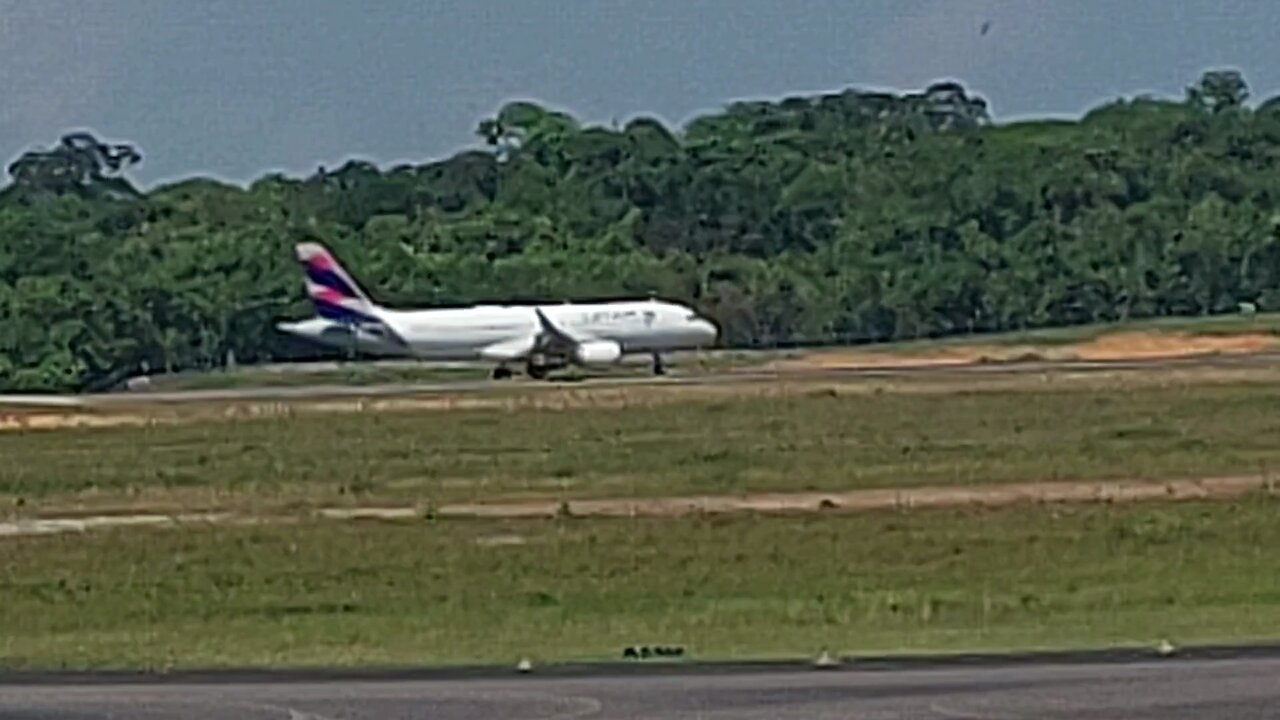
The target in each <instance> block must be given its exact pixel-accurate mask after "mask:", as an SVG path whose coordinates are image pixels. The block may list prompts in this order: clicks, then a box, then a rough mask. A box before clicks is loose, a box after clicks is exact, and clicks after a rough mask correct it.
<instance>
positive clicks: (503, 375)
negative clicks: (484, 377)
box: [493, 367, 511, 380]
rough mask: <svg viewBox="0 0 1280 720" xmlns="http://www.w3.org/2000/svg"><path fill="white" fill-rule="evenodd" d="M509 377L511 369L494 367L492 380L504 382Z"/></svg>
mask: <svg viewBox="0 0 1280 720" xmlns="http://www.w3.org/2000/svg"><path fill="white" fill-rule="evenodd" d="M510 377H511V368H509V367H496V368H494V369H493V379H494V380H506V379H508V378H510Z"/></svg>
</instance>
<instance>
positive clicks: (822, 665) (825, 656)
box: [813, 649, 840, 670]
mask: <svg viewBox="0 0 1280 720" xmlns="http://www.w3.org/2000/svg"><path fill="white" fill-rule="evenodd" d="M839 665H840V661H839V660H837V659H836V658H834V657H832V655H831V653H829V652H827V651H826V650H825V649H824V650H823V651H822V654H820V655H818V658H817V659H816V660H814V661H813V666H814V667H815V668H817V669H819V670H825V669H829V668H834V667H838V666H839Z"/></svg>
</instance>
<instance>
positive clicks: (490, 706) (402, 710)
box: [0, 657, 1280, 720]
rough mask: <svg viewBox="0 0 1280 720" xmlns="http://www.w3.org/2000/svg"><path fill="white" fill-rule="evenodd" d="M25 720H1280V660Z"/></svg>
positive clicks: (788, 676)
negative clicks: (960, 719) (109, 719)
mask: <svg viewBox="0 0 1280 720" xmlns="http://www.w3.org/2000/svg"><path fill="white" fill-rule="evenodd" d="M0 717H2V718H9V719H12V720H35V719H36V718H39V719H40V720H73V719H74V720H90V719H93V720H99V719H101V720H105V719H107V718H113V719H114V718H139V719H140V720H152V719H158V718H210V719H212V720H223V719H225V720H231V719H232V718H235V719H236V720H268V719H277V718H278V719H280V720H372V719H374V718H378V719H379V720H407V719H408V718H431V719H432V720H491V719H496V718H502V719H504V720H516V719H520V718H527V719H528V720H550V719H552V718H556V719H567V718H595V719H598V720H614V719H621V718H628V719H632V718H637V719H638V718H645V719H649V718H652V719H658V718H662V719H672V720H684V719H689V720H692V719H694V718H699V719H702V720H716V719H720V718H725V719H728V718H733V719H734V720H758V719H764V718H770V719H774V720H792V719H795V720H800V719H802V718H803V719H804V720H828V719H835V718H842V719H843V718H859V719H860V720H899V719H904V720H905V719H906V718H911V719H912V720H919V719H932V718H938V719H943V720H957V719H959V718H973V719H978V718H982V719H984V720H1013V719H1014V718H1019V719H1021V718H1026V719H1028V720H1030V719H1032V718H1034V719H1036V720H1054V719H1056V718H1073V719H1077V720H1102V719H1104V718H1105V719H1108V720H1109V719H1112V718H1114V719H1116V720H1120V719H1124V720H1148V719H1149V720H1156V719H1157V718H1159V720H1184V719H1185V720H1192V719H1194V720H1217V719H1222V720H1226V719H1228V718H1230V720H1250V719H1252V718H1274V717H1280V659H1277V658H1274V657H1252V658H1250V657H1245V658H1235V659H1219V660H1147V661H1140V662H1134V663H1125V664H1114V663H1104V664H1091V663H1083V664H1066V663H1064V664H1026V665H1023V664H1014V665H1008V666H987V667H961V668H949V669H948V668H943V669H938V668H934V669H928V668H925V669H921V668H914V669H912V668H905V669H902V668H900V669H894V670H871V671H867V670H857V669H847V668H846V669H836V670H813V669H797V670H788V671H765V672H742V673H736V672H723V673H700V672H691V673H687V674H685V673H670V672H668V673H656V674H628V673H622V674H616V675H604V676H598V677H593V676H585V677H572V676H571V677H558V676H554V675H552V676H548V677H540V676H539V675H538V673H537V671H536V670H535V671H534V672H533V673H532V674H529V675H516V674H515V673H514V672H513V673H512V675H511V676H510V677H481V678H454V679H448V678H443V679H441V678H437V679H412V678H407V679H406V678H401V679H389V680H377V679H359V678H356V679H345V680H344V679H332V678H331V679H317V680H306V679H301V680H294V681H279V680H262V681H255V680H253V679H239V680H229V681H225V682H224V681H206V682H184V681H178V682H151V681H136V682H126V683H118V682H108V683H95V682H86V683H83V684H77V683H70V684H68V683H53V684H30V685H24V684H21V682H20V681H19V682H18V683H6V684H4V685H0Z"/></svg>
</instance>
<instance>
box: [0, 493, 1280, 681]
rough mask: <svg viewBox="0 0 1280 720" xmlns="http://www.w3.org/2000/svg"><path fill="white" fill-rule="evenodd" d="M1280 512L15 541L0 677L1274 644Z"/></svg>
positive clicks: (1224, 509) (1011, 513)
mask: <svg viewBox="0 0 1280 720" xmlns="http://www.w3.org/2000/svg"><path fill="white" fill-rule="evenodd" d="M1277 511H1280V502H1277V501H1276V500H1273V499H1271V498H1269V497H1263V496H1257V497H1252V498H1249V499H1246V500H1241V501H1237V502H1230V503H1214V504H1179V505H1148V506H1130V507H1124V508H1121V507H1103V506H1091V507H1087V508H1083V507H1080V508H1053V507H1029V508H1019V509H1006V510H988V511H979V510H969V511H963V512H958V511H937V510H935V511H917V512H902V513H897V512H881V513H874V514H870V515H864V516H858V517H856V518H855V517H846V518H832V517H817V516H815V517H809V518H752V517H740V518H711V519H692V520H612V521H609V520H582V519H567V520H547V521H510V522H490V521H466V522H459V521H435V522H429V521H419V522H406V523H384V522H374V523H361V524H339V523H305V524H300V525H292V526H272V527H257V528H244V527H241V528H223V529H189V530H184V531H146V530H144V531H138V530H132V531H110V532H100V533H90V534H87V535H85V536H82V537H69V536H60V537H44V538H22V539H15V540H10V541H7V542H6V543H5V552H4V555H3V560H0V664H4V665H9V666H20V667H49V666H67V667H107V666H117V667H125V666H128V667H162V666H210V665H227V664H233V665H243V664H255V665H267V664H271V665H314V664H366V663H375V664H408V663H455V662H464V663H466V662H490V661H492V662H499V663H514V662H515V661H516V660H517V659H518V658H520V657H522V656H529V657H531V658H533V659H535V660H541V661H547V660H567V659H577V660H590V659H608V658H619V657H620V654H621V651H622V649H623V648H624V647H625V646H629V645H634V644H667V645H682V646H684V647H685V648H686V650H687V654H688V657H691V658H694V659H708V658H728V657H733V658H747V657H768V656H778V655H797V656H812V655H814V654H816V653H817V652H818V651H819V650H820V649H822V648H827V649H830V650H831V651H832V652H849V653H872V652H877V653H878V652H897V651H923V650H957V649H965V650H974V649H987V648H991V649H996V648H1008V647H1020V648H1033V647H1038V648H1052V647H1081V646H1087V645H1096V644H1146V645H1148V646H1150V645H1154V644H1155V643H1156V642H1158V641H1159V640H1160V639H1161V638H1166V637H1167V638H1170V639H1172V640H1173V641H1174V642H1182V643H1189V642H1209V641H1214V642H1217V641H1227V640H1240V639H1248V640H1256V639H1260V638H1264V637H1274V636H1277V635H1280V593H1277V589H1276V583H1275V577H1276V575H1277V572H1280V560H1278V559H1277V557H1276V554H1275V552H1274V549H1275V548H1276V547H1277V546H1278V545H1280V523H1277V522H1276V521H1275V518H1276V516H1277Z"/></svg>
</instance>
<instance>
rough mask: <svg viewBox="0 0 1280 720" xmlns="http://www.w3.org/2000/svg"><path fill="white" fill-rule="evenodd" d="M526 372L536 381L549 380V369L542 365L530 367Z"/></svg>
mask: <svg viewBox="0 0 1280 720" xmlns="http://www.w3.org/2000/svg"><path fill="white" fill-rule="evenodd" d="M525 372H527V373H528V374H529V377H531V378H533V379H534V380H546V379H547V368H546V367H544V366H542V365H530V366H528V368H526V369H525Z"/></svg>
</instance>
